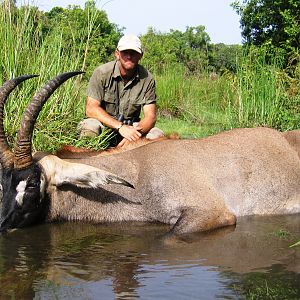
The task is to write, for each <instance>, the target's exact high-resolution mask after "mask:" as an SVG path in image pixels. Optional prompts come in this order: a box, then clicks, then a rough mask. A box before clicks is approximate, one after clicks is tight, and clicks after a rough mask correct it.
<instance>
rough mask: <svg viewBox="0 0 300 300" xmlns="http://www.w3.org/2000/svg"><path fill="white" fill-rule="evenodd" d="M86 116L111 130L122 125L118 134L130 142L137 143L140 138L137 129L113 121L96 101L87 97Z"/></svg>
mask: <svg viewBox="0 0 300 300" xmlns="http://www.w3.org/2000/svg"><path fill="white" fill-rule="evenodd" d="M86 116H87V117H89V118H94V119H97V120H98V121H100V122H101V123H102V124H104V125H106V126H108V127H109V128H112V129H117V128H119V127H120V126H121V125H122V127H121V128H120V129H119V133H120V134H121V136H123V137H124V138H125V139H127V140H128V141H130V142H133V141H137V140H138V139H139V138H140V137H141V136H142V134H141V133H140V132H139V130H138V129H137V128H134V127H133V126H128V125H123V123H122V122H120V121H118V120H116V119H114V118H113V117H112V116H111V115H109V114H108V113H107V112H106V111H105V110H104V109H103V108H102V107H100V105H99V101H98V100H96V99H94V98H91V97H88V98H87V101H86Z"/></svg>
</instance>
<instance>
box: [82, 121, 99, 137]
mask: <svg viewBox="0 0 300 300" xmlns="http://www.w3.org/2000/svg"><path fill="white" fill-rule="evenodd" d="M102 127H103V125H102V123H101V122H99V121H98V120H96V119H93V118H88V119H84V120H82V121H80V122H79V124H78V133H79V137H84V136H94V137H96V136H98V135H99V134H100V132H101V129H102Z"/></svg>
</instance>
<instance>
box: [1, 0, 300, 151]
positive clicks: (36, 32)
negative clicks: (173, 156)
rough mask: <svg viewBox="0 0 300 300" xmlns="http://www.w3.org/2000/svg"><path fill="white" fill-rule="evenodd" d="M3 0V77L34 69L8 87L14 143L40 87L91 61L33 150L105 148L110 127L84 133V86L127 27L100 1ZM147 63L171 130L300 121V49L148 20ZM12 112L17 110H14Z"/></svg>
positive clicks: (41, 121)
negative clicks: (43, 0)
mask: <svg viewBox="0 0 300 300" xmlns="http://www.w3.org/2000/svg"><path fill="white" fill-rule="evenodd" d="M13 2H14V1H8V0H6V1H2V2H0V3H1V6H0V21H1V24H0V47H1V50H2V52H1V54H2V56H1V61H0V71H1V73H0V74H1V76H0V84H2V83H3V82H4V81H5V80H7V79H8V78H11V77H16V76H19V75H22V74H32V73H36V74H39V75H40V76H39V77H38V78H35V79H31V80H29V81H26V82H24V83H23V84H22V85H21V86H20V87H18V88H17V89H16V91H15V92H14V93H12V95H11V96H10V99H9V101H8V103H7V105H6V111H5V115H6V118H5V124H4V125H5V129H6V132H7V136H8V139H9V143H10V144H12V143H13V142H14V138H15V135H16V132H17V130H18V128H19V126H20V119H21V117H22V114H23V111H24V109H25V107H26V105H27V104H28V102H29V101H30V99H31V98H32V96H33V94H34V93H35V91H36V90H37V89H38V88H39V87H40V86H42V85H43V84H45V83H46V82H47V81H48V80H49V79H51V78H53V77H54V76H56V75H57V74H59V73H62V72H66V71H71V70H80V69H83V70H87V74H86V75H85V76H83V77H78V78H76V79H71V80H68V81H67V82H66V83H64V84H63V85H62V87H60V88H59V89H58V90H57V91H56V92H55V93H54V94H53V95H52V96H51V98H50V99H49V101H47V103H46V104H45V106H44V108H43V110H42V112H41V113H40V116H39V118H38V122H37V124H36V126H35V128H36V130H35V132H34V145H33V148H34V149H35V150H49V151H54V150H56V149H57V148H59V147H60V146H61V145H63V144H72V145H76V146H80V147H81V146H82V147H87V148H91V149H98V148H103V147H106V144H105V143H106V139H107V135H106V134H105V135H104V136H101V137H99V139H92V140H91V139H83V140H78V135H77V129H76V127H77V124H78V122H79V121H80V120H81V119H82V118H83V117H84V108H85V98H86V95H85V89H86V84H87V79H88V78H89V76H90V73H91V71H92V70H93V69H94V68H95V67H96V66H97V65H99V64H100V63H102V62H105V61H107V60H109V59H111V58H112V56H113V52H114V50H115V46H116V43H117V40H118V38H119V36H120V35H121V31H120V30H119V28H118V27H117V26H116V25H114V24H111V23H110V22H109V21H108V19H107V16H106V14H105V13H104V12H103V11H101V10H98V9H97V8H96V6H95V1H92V0H90V1H87V2H86V5H85V7H84V9H82V8H80V7H78V6H74V5H73V6H69V7H68V8H66V9H64V8H60V7H56V8H53V9H52V10H51V11H50V12H48V13H43V12H41V11H39V10H38V8H36V7H32V6H25V7H21V8H16V6H15V5H14V3H13ZM141 39H142V42H143V45H144V49H145V53H144V57H143V60H142V63H143V64H144V65H145V66H146V67H148V68H149V69H150V70H151V71H152V72H153V73H154V75H155V77H156V81H157V95H158V106H159V121H158V126H160V127H161V128H162V129H163V130H165V131H166V132H167V133H172V132H174V131H177V132H178V133H179V134H180V135H182V136H185V137H200V136H205V135H208V134H212V133H216V132H218V131H221V130H224V129H230V128H233V127H241V126H250V127H252V126H257V125H263V126H269V127H274V128H278V129H281V130H287V129H296V128H299V126H300V125H299V124H300V115H299V107H300V96H299V95H300V93H299V91H300V83H299V82H300V81H299V79H300V65H299V64H297V62H298V61H299V57H300V54H299V52H297V51H295V52H294V54H293V56H290V60H289V66H290V68H287V69H283V66H284V55H283V54H284V53H283V52H284V51H283V52H281V51H282V48H273V49H274V51H272V52H271V51H270V48H269V47H268V45H263V46H260V47H257V46H252V47H249V48H248V49H246V50H247V51H244V49H242V46H240V45H230V46H228V45H224V44H217V45H212V44H210V42H209V36H208V35H207V33H206V32H205V28H204V27H203V26H197V27H187V28H186V30H185V31H184V32H180V31H178V30H171V31H170V32H169V33H160V32H155V31H154V30H153V29H151V28H150V29H149V30H148V32H147V34H145V35H143V36H142V37H141ZM11 116H14V117H13V118H12V117H11Z"/></svg>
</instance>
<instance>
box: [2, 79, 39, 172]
mask: <svg viewBox="0 0 300 300" xmlns="http://www.w3.org/2000/svg"><path fill="white" fill-rule="evenodd" d="M37 76H39V75H23V76H19V77H16V78H13V79H10V80H7V81H6V82H4V84H3V86H2V87H1V88H0V162H1V165H2V167H3V168H12V167H13V165H14V155H13V153H12V151H11V150H10V149H9V146H8V143H7V138H6V136H5V132H4V124H3V119H4V106H5V103H6V100H7V98H8V96H9V94H10V93H11V92H12V91H13V90H14V89H15V88H16V86H17V85H19V84H20V83H21V82H23V81H25V80H27V79H30V78H33V77H37Z"/></svg>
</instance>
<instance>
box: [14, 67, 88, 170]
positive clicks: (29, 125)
mask: <svg viewBox="0 0 300 300" xmlns="http://www.w3.org/2000/svg"><path fill="white" fill-rule="evenodd" d="M82 73H84V72H80V71H75V72H68V73H63V74H60V75H58V76H57V77H55V78H53V79H51V80H50V81H48V82H47V84H46V85H44V86H43V87H42V88H41V89H40V90H39V91H38V92H37V93H36V94H35V96H34V97H33V98H32V100H31V102H30V103H29V105H28V106H27V108H26V110H25V112H24V115H23V119H22V122H21V127H20V130H19V132H18V135H17V141H16V144H15V148H14V153H15V161H14V166H15V168H16V169H23V168H26V167H28V166H30V165H31V164H32V154H31V148H32V143H31V139H32V133H33V129H34V125H35V122H36V119H37V117H38V115H39V113H40V111H41V109H42V107H43V105H44V104H45V103H46V101H47V99H48V98H49V97H50V96H51V95H52V94H53V92H54V91H55V90H56V89H57V88H58V87H59V86H60V85H61V84H62V83H64V82H65V81H66V80H68V79H69V78H71V77H73V76H75V75H79V74H82Z"/></svg>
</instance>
